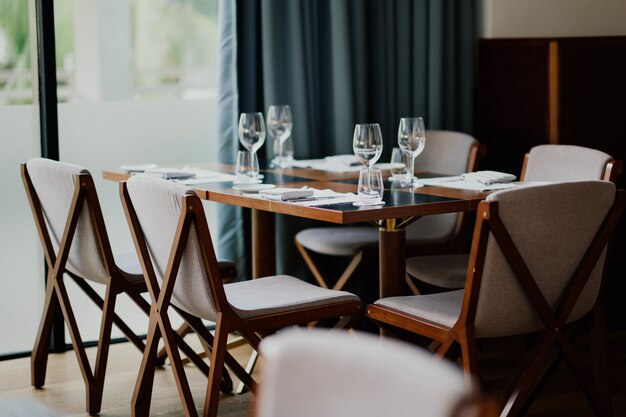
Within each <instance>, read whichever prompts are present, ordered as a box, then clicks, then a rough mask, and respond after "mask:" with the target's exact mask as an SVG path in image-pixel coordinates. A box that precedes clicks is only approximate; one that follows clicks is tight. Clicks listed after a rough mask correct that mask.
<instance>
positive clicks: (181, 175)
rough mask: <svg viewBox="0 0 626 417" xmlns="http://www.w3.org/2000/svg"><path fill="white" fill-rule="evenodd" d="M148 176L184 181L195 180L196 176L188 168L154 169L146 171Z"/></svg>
mask: <svg viewBox="0 0 626 417" xmlns="http://www.w3.org/2000/svg"><path fill="white" fill-rule="evenodd" d="M144 173H145V174H147V175H152V176H155V177H159V178H163V179H165V180H178V179H180V180H183V179H189V178H194V177H195V176H196V174H194V173H193V172H190V171H189V170H188V168H186V167H185V168H152V169H146V170H145V171H144Z"/></svg>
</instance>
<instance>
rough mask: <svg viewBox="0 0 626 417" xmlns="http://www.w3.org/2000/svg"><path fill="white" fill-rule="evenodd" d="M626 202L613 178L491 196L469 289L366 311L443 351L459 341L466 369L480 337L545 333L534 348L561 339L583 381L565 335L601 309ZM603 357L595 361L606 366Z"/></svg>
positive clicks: (472, 368) (480, 224)
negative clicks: (610, 251) (611, 244)
mask: <svg viewBox="0 0 626 417" xmlns="http://www.w3.org/2000/svg"><path fill="white" fill-rule="evenodd" d="M623 204H624V196H623V193H620V194H618V198H616V191H615V185H614V184H613V183H612V182H608V181H588V182H569V183H557V184H550V185H541V186H535V187H524V188H517V189H511V190H504V191H500V192H496V193H493V194H491V195H489V196H488V197H487V199H486V201H484V202H482V203H481V204H480V207H479V210H478V216H477V222H476V232H475V234H474V241H473V244H472V252H471V256H470V260H471V261H470V264H469V266H468V268H467V274H466V275H467V287H466V289H465V290H456V291H451V292H444V293H439V294H431V295H422V296H412V297H389V298H385V299H381V300H378V301H377V302H376V303H375V304H374V305H371V306H368V307H367V315H368V316H369V317H371V318H372V319H374V320H375V321H377V322H379V323H383V324H387V325H392V326H397V327H401V328H403V329H406V330H409V331H411V332H414V333H418V334H422V335H424V336H427V337H429V338H432V339H435V340H437V341H439V342H441V345H440V348H439V349H438V351H437V353H438V354H439V355H444V354H445V353H446V352H447V351H448V349H449V348H450V346H451V344H452V343H454V342H458V343H459V344H460V345H461V350H462V356H463V364H464V367H465V369H466V370H467V371H468V372H469V373H476V372H477V363H476V358H475V340H474V339H475V338H488V337H501V336H509V335H518V334H525V333H534V332H538V331H542V332H543V334H540V335H539V337H537V339H536V340H537V341H538V343H540V344H542V345H541V346H542V347H541V348H539V347H537V346H539V345H536V346H534V347H532V348H530V349H528V351H529V352H543V353H546V352H548V350H546V349H547V348H548V347H549V346H550V344H552V343H558V344H559V347H561V350H562V351H563V352H565V355H566V358H567V362H568V364H570V365H572V362H573V365H572V366H573V367H574V371H575V376H576V377H577V379H580V375H582V373H580V369H578V368H577V366H578V365H579V363H580V362H578V360H577V359H576V358H575V357H574V355H575V354H574V353H573V349H572V348H571V346H570V345H569V342H568V341H567V338H565V337H563V336H562V335H563V334H565V332H564V331H563V326H564V325H565V324H566V323H571V322H573V321H576V320H579V319H581V318H583V317H585V316H586V315H588V314H589V313H590V312H591V311H592V309H594V308H600V307H599V306H598V305H597V304H596V302H597V300H598V294H599V290H600V288H601V286H602V279H603V276H604V268H605V254H606V247H607V244H608V240H609V239H610V237H611V235H612V233H613V231H614V229H615V226H616V224H617V221H618V219H619V217H620V216H621V212H622V210H623ZM598 311H601V310H596V311H594V315H595V314H596V313H597V312H598ZM600 314H601V313H600ZM600 317H601V316H600ZM595 319H596V320H600V319H599V318H598V317H595ZM596 324H597V323H596ZM603 325H604V324H603V323H601V324H600V326H599V328H598V333H596V334H595V335H594V336H593V337H592V340H594V342H597V343H598V344H599V345H602V343H603V340H602V339H603V337H604V336H605V335H603V334H602V333H601V332H602V329H603ZM604 342H606V341H604ZM535 349H536V350H535ZM540 349H543V350H540ZM603 355H604V354H603V353H600V354H599V356H598V357H597V358H596V361H600V362H602V358H604V357H605V356H603ZM544 359H545V357H544V355H543V354H538V355H537V357H534V358H532V361H537V363H532V365H531V364H529V363H527V362H524V364H523V368H521V369H529V370H532V371H531V372H532V373H530V374H527V375H526V376H525V377H524V379H523V380H522V381H521V382H520V383H521V384H523V385H524V387H523V388H519V386H518V387H516V389H520V390H521V391H520V392H522V394H520V396H519V398H517V399H513V400H512V403H510V404H509V405H508V406H507V409H506V410H507V412H509V411H510V412H511V413H512V414H515V413H516V412H519V409H520V408H519V407H522V404H523V402H524V401H525V400H526V398H527V395H528V394H529V392H530V391H529V386H531V385H532V384H534V383H535V382H536V381H535V380H536V378H537V377H538V372H539V371H540V369H543V368H542V367H541V366H539V365H538V363H540V362H541V361H543V360H544ZM579 382H580V381H579ZM582 385H584V386H586V385H588V384H587V381H583V382H582ZM590 392H591V391H590ZM509 394H510V393H509ZM588 398H590V399H591V400H592V403H593V406H594V408H595V409H596V411H598V410H604V411H606V406H607V405H606V404H605V405H601V404H597V403H595V402H596V401H595V400H596V399H597V398H599V397H598V394H597V392H595V393H594V392H592V393H591V394H589V395H588ZM511 410H514V411H511ZM515 410H517V411H515ZM505 414H506V413H505ZM600 414H602V413H600Z"/></svg>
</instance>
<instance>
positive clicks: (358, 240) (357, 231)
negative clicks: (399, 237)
mask: <svg viewBox="0 0 626 417" xmlns="http://www.w3.org/2000/svg"><path fill="white" fill-rule="evenodd" d="M295 239H296V241H297V242H298V243H300V244H301V245H302V246H304V247H305V248H307V249H308V250H311V251H313V252H317V253H321V254H323V255H331V256H352V255H356V254H357V253H358V252H359V249H361V248H362V247H363V246H367V245H378V229H376V228H375V227H372V226H359V227H314V228H311V229H305V230H302V231H300V232H298V233H297V234H296V237H295Z"/></svg>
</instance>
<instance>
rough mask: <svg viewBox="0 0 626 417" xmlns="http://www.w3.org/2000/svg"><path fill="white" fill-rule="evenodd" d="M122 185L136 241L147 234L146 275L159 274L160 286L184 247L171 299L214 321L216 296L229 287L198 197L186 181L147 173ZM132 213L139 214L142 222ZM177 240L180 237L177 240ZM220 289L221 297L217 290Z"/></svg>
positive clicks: (155, 275) (155, 276)
mask: <svg viewBox="0 0 626 417" xmlns="http://www.w3.org/2000/svg"><path fill="white" fill-rule="evenodd" d="M123 187H125V188H126V190H127V196H125V195H124V194H123V195H122V198H123V202H124V206H125V209H126V211H127V217H128V220H129V222H130V227H131V231H132V232H133V236H134V238H135V243H136V245H137V237H138V236H142V237H143V239H144V241H145V246H146V248H145V249H147V252H148V254H149V258H150V259H149V260H146V258H145V257H144V256H143V254H142V253H141V247H139V248H138V251H139V252H140V253H139V256H140V259H142V262H143V263H145V262H146V261H147V262H150V264H149V265H150V266H151V269H150V270H146V269H144V276H146V277H148V279H149V280H151V279H152V276H151V275H152V273H154V278H155V279H156V280H157V281H158V285H159V287H161V286H162V285H163V280H164V278H165V277H166V275H167V273H168V268H169V267H171V266H172V259H173V257H174V254H175V253H176V251H177V250H179V249H180V250H181V251H182V256H181V258H180V265H179V268H178V273H177V275H176V280H175V283H174V287H173V292H172V303H173V304H174V305H175V306H176V307H178V308H180V309H182V310H184V311H186V312H188V313H191V314H193V315H195V316H197V317H202V318H205V319H209V320H210V319H212V318H213V317H210V316H214V315H215V311H216V302H217V301H219V300H217V298H218V297H220V296H221V297H223V291H224V289H223V287H222V281H221V279H220V276H219V271H218V268H217V259H216V257H215V252H214V250H213V246H212V243H211V237H210V233H209V229H208V226H207V224H206V219H205V217H204V210H203V208H202V202H201V201H200V199H199V198H198V196H197V195H196V194H195V193H194V192H193V191H192V190H190V189H189V188H187V187H185V186H184V185H181V184H177V183H174V182H171V181H167V180H163V179H160V178H154V177H150V176H147V175H135V176H132V177H130V179H129V180H128V181H127V182H126V183H125V184H123ZM188 201H191V202H192V203H193V208H192V209H189V207H190V206H188V207H185V206H186V205H187V202H188ZM129 214H130V216H129ZM132 216H136V221H137V222H138V224H135V223H134V222H135V219H133V217H132ZM185 222H191V223H189V224H188V227H189V233H188V236H185V233H183V223H185ZM181 233H183V235H180V234H181ZM178 238H180V239H181V240H180V241H177V239H178ZM205 261H206V262H205ZM211 276H213V277H214V278H215V280H213V285H215V286H216V287H212V285H211ZM216 288H217V290H218V291H220V292H221V295H216V294H215V293H214V292H215V290H216ZM151 291H152V289H151ZM207 308H208V309H209V311H208V312H207ZM207 315H208V316H207Z"/></svg>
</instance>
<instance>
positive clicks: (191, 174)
mask: <svg viewBox="0 0 626 417" xmlns="http://www.w3.org/2000/svg"><path fill="white" fill-rule="evenodd" d="M145 173H146V174H148V175H154V176H157V177H160V178H164V179H166V180H174V181H176V182H178V183H180V184H184V185H193V184H206V183H212V182H229V181H234V180H236V179H237V177H236V176H235V175H231V174H224V173H223V172H218V171H212V170H210V169H202V168H197V167H188V166H186V167H183V168H153V169H147V170H146V171H145Z"/></svg>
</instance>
